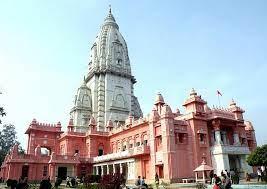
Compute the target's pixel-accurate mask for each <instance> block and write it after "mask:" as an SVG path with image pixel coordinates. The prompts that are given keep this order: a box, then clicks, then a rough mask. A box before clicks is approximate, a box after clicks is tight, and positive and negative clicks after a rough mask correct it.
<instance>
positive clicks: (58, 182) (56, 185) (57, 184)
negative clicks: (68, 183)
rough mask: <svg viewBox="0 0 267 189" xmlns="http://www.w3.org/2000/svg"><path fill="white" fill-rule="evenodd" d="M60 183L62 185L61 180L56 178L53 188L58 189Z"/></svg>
mask: <svg viewBox="0 0 267 189" xmlns="http://www.w3.org/2000/svg"><path fill="white" fill-rule="evenodd" d="M61 183H62V179H61V178H58V177H56V182H55V188H58V187H59V186H60V184H61Z"/></svg>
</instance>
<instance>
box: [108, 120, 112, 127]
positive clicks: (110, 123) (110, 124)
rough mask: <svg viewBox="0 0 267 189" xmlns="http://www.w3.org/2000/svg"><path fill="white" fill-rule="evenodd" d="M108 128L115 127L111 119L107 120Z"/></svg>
mask: <svg viewBox="0 0 267 189" xmlns="http://www.w3.org/2000/svg"><path fill="white" fill-rule="evenodd" d="M106 127H107V128H113V123H112V121H111V120H108V121H107V125H106Z"/></svg>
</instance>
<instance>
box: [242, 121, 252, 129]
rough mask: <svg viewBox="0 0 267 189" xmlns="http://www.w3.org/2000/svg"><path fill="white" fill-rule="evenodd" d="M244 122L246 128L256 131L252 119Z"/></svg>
mask: <svg viewBox="0 0 267 189" xmlns="http://www.w3.org/2000/svg"><path fill="white" fill-rule="evenodd" d="M244 124H245V130H247V131H254V127H253V125H252V123H251V122H250V121H245V122H244Z"/></svg>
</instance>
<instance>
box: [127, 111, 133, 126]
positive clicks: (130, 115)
mask: <svg viewBox="0 0 267 189" xmlns="http://www.w3.org/2000/svg"><path fill="white" fill-rule="evenodd" d="M133 121H134V117H133V116H132V114H129V116H128V118H127V119H126V120H125V125H126V126H130V125H132V123H133Z"/></svg>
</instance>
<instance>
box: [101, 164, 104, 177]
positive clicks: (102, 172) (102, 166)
mask: <svg viewBox="0 0 267 189" xmlns="http://www.w3.org/2000/svg"><path fill="white" fill-rule="evenodd" d="M103 175H104V165H101V176H103Z"/></svg>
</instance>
